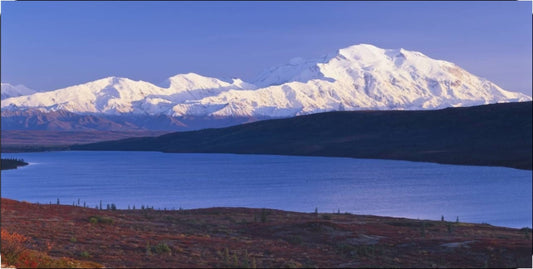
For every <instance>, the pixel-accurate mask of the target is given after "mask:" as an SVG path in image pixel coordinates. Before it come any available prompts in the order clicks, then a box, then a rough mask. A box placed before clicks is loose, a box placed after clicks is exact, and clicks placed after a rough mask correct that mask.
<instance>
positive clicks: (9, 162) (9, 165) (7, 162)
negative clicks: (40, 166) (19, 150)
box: [0, 158, 28, 170]
mask: <svg viewBox="0 0 533 269" xmlns="http://www.w3.org/2000/svg"><path fill="white" fill-rule="evenodd" d="M24 165H28V163H27V162H25V161H24V160H23V159H16V158H5V159H4V158H2V162H1V165H0V170H7V169H17V167H19V166H24Z"/></svg>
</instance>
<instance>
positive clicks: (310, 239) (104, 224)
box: [1, 198, 532, 268]
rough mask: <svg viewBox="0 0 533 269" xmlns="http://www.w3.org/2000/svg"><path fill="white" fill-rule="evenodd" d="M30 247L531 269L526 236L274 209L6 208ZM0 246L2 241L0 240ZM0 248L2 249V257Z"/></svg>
mask: <svg viewBox="0 0 533 269" xmlns="http://www.w3.org/2000/svg"><path fill="white" fill-rule="evenodd" d="M1 207H2V230H3V231H4V230H5V231H6V232H5V233H6V234H8V233H9V234H17V235H20V236H23V237H25V238H28V241H27V243H28V244H27V245H26V247H27V248H28V249H30V250H31V251H38V252H39V253H41V254H42V255H49V256H50V257H56V258H59V257H66V258H63V259H62V260H65V259H66V260H68V259H76V260H80V261H85V262H92V263H93V266H96V265H100V264H101V265H103V266H105V267H108V268H109V267H111V268H118V267H130V268H140V267H149V268H157V267H165V268H169V267H171V268H176V267H185V268H191V267H201V268H205V267H218V268H220V267H231V268H235V267H244V268H255V267H257V268H264V267H275V268H279V267H291V268H297V267H306V268H313V267H329V268H332V267H386V268H391V267H404V268H405V267H409V268H413V267H424V268H435V267H439V268H442V267H448V268H449V267H452V268H468V267H477V268H491V267H496V268H516V267H522V268H527V267H530V266H531V257H532V256H531V254H532V252H531V251H532V248H531V244H532V241H531V229H529V228H524V229H511V228H504V227H495V226H490V225H488V224H469V223H460V222H459V223H457V222H455V220H453V221H452V222H448V221H427V220H412V219H405V218H392V217H376V216H362V215H352V214H343V213H321V212H318V213H316V214H315V213H296V212H288V211H280V210H271V209H252V208H207V209H196V210H172V211H171V210H165V211H164V210H149V209H145V210H140V209H137V210H97V209H90V208H83V207H75V206H68V205H55V204H54V205H48V204H45V205H43V204H41V205H37V204H30V203H27V202H18V201H14V200H9V199H4V198H2V203H1ZM2 236H3V238H2V240H5V238H4V232H3V233H2ZM5 247H6V244H4V241H2V256H3V257H4V255H5V254H4V253H5V252H4V251H5Z"/></svg>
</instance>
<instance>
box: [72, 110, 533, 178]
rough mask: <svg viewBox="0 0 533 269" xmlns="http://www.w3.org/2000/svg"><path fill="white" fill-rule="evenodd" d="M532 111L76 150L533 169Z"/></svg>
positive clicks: (236, 130)
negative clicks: (267, 155) (321, 157)
mask: <svg viewBox="0 0 533 269" xmlns="http://www.w3.org/2000/svg"><path fill="white" fill-rule="evenodd" d="M531 115H532V102H520V103H503V104H491V105H482V106H474V107H461V108H446V109H441V110H430V111H350V112H327V113H320V114H312V115H305V116H299V117H294V118H288V119H278V120H265V121H259V122H254V123H249V124H243V125H237V126H232V127H226V128H219V129H204V130H199V131H189V132H177V133H170V134H166V135H162V136H159V137H144V138H130V139H124V140H117V141H107V142H100V143H93V144H85V145H76V146H73V147H72V148H71V149H73V150H121V151H162V152H181V153H186V152H187V153H242V154H276V155H306V156H338V157H354V158H373V159H394V160H409V161H422V162H436V163H443V164H464V165H485V166H505V167H513V168H519V169H529V170H531V169H532V124H531V123H532V118H531V117H532V116H531Z"/></svg>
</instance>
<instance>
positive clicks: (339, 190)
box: [1, 151, 532, 228]
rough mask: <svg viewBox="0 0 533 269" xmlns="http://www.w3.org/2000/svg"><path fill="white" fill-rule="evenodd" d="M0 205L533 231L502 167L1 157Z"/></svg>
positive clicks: (519, 191) (139, 155)
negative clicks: (264, 214)
mask: <svg viewBox="0 0 533 269" xmlns="http://www.w3.org/2000/svg"><path fill="white" fill-rule="evenodd" d="M2 157H4V158H5V157H7V158H10V157H14V158H23V159H24V160H25V161H27V162H29V163H30V165H28V166H25V167H19V168H18V169H16V170H3V171H2V181H1V185H2V186H1V187H2V191H1V194H2V197H5V198H11V199H16V200H25V201H29V202H39V203H46V204H48V203H50V202H51V203H56V202H57V199H59V201H60V203H61V204H69V205H72V203H75V204H77V203H78V199H79V200H80V204H81V205H83V203H84V202H85V203H86V204H87V205H88V206H90V207H92V208H94V207H95V206H96V205H98V204H99V203H100V200H101V201H102V203H103V205H104V207H105V206H106V204H111V203H114V204H116V206H117V207H118V208H123V209H124V208H128V206H129V207H133V206H134V205H135V207H136V208H137V209H139V208H141V206H142V205H144V206H150V207H152V206H153V207H154V208H155V209H157V208H160V209H164V208H166V209H178V208H183V209H190V208H205V207H255V208H274V209H282V210H289V211H299V212H314V211H315V208H317V209H318V212H328V213H332V212H338V211H340V212H342V213H344V212H350V213H354V214H368V215H380V216H397V217H408V218H414V219H417V218H419V219H432V220H440V218H441V216H444V217H445V219H446V220H451V221H455V220H456V218H457V217H459V220H460V221H464V222H475V223H489V224H492V225H497V226H506V227H515V228H521V227H526V226H527V227H531V226H532V213H531V212H532V184H531V182H532V172H531V171H525V170H517V169H512V168H502V167H483V166H460V165H441V164H434V163H421V162H408V161H391V160H372V159H352V158H335V157H300V156H276V155H238V154H178V153H160V152H107V151H106V152H98V151H59V152H38V153H9V154H8V153H5V154H4V153H3V154H2Z"/></svg>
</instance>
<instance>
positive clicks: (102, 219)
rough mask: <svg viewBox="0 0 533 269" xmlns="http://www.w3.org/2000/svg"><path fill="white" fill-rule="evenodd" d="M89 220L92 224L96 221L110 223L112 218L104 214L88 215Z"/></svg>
mask: <svg viewBox="0 0 533 269" xmlns="http://www.w3.org/2000/svg"><path fill="white" fill-rule="evenodd" d="M89 222H90V223H92V224H97V223H102V224H112V223H113V219H112V218H110V217H104V216H91V217H89Z"/></svg>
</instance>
